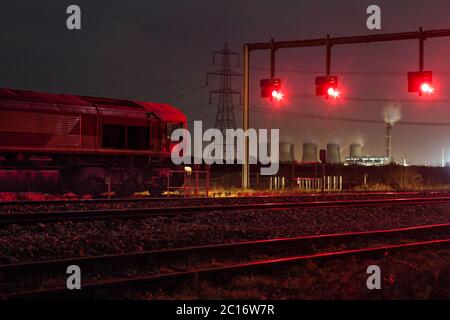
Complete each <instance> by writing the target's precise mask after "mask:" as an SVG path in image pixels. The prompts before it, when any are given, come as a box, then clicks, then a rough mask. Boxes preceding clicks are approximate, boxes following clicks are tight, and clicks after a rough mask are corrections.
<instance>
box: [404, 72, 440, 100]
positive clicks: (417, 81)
mask: <svg viewBox="0 0 450 320" xmlns="http://www.w3.org/2000/svg"><path fill="white" fill-rule="evenodd" d="M434 91H435V88H434V87H433V72H432V71H416V72H408V92H418V93H419V94H420V95H423V94H433V93H434Z"/></svg>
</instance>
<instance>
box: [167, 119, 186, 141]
mask: <svg viewBox="0 0 450 320" xmlns="http://www.w3.org/2000/svg"><path fill="white" fill-rule="evenodd" d="M182 128H184V126H183V123H182V122H179V123H174V122H169V123H167V139H168V140H170V138H171V137H172V132H174V131H175V130H176V129H182Z"/></svg>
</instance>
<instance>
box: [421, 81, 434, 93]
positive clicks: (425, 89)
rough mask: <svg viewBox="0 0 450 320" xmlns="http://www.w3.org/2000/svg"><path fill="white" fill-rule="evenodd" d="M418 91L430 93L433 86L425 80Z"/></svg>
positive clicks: (432, 90)
mask: <svg viewBox="0 0 450 320" xmlns="http://www.w3.org/2000/svg"><path fill="white" fill-rule="evenodd" d="M420 91H421V92H422V93H424V94H432V93H433V92H434V88H433V86H431V85H430V84H429V83H427V82H425V83H422V85H421V86H420Z"/></svg>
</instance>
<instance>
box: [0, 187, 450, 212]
mask: <svg viewBox="0 0 450 320" xmlns="http://www.w3.org/2000/svg"><path fill="white" fill-rule="evenodd" d="M446 195H449V193H448V192H426V193H423V192H422V193H421V192H357V193H348V192H343V193H328V194H325V195H322V194H297V195H295V194H291V195H271V196H246V197H224V198H123V199H118V198H117V199H93V200H46V201H10V202H0V213H4V214H11V213H30V212H39V211H43V210H45V211H49V212H51V211H54V212H56V211H68V210H71V211H75V210H94V209H104V208H108V207H110V208H118V207H123V208H124V209H125V208H138V207H139V208H143V207H149V208H150V207H158V206H170V205H180V204H190V203H196V204H198V205H208V204H209V205H213V204H233V203H239V204H245V203H267V202H282V201H298V200H303V201H315V200H339V199H359V198H366V199H372V198H394V197H429V196H446Z"/></svg>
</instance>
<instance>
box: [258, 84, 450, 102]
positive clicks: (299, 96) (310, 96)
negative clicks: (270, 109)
mask: <svg viewBox="0 0 450 320" xmlns="http://www.w3.org/2000/svg"><path fill="white" fill-rule="evenodd" d="M251 90H255V91H260V90H261V88H256V87H252V88H251ZM289 97H290V98H296V99H317V96H315V95H313V94H293V95H289ZM339 100H342V101H356V102H377V103H379V102H383V103H392V102H398V103H450V99H448V98H443V99H432V100H426V99H423V98H422V99H399V98H389V99H387V98H362V97H347V96H342V97H340V98H339Z"/></svg>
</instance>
